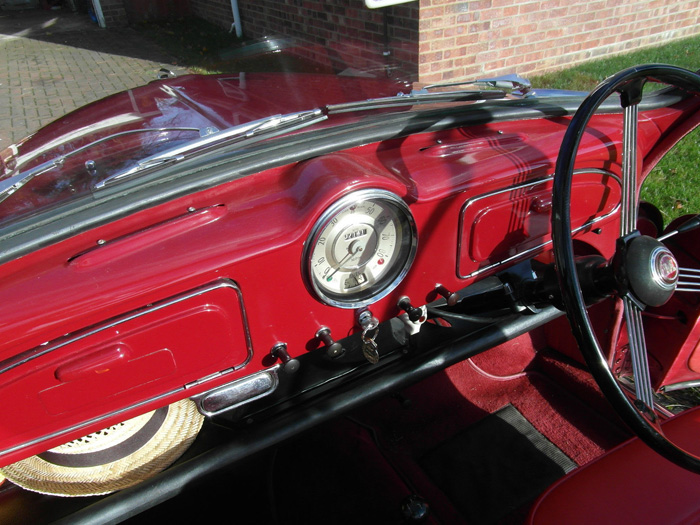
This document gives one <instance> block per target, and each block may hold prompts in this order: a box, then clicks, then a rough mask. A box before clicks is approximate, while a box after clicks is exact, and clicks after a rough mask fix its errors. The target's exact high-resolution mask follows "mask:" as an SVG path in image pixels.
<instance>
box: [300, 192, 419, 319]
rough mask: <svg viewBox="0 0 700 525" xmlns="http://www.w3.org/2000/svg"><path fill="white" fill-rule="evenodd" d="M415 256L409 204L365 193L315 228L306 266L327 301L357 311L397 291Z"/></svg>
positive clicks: (342, 201) (348, 198) (343, 203)
mask: <svg viewBox="0 0 700 525" xmlns="http://www.w3.org/2000/svg"><path fill="white" fill-rule="evenodd" d="M415 253H416V227H415V223H414V220H413V216H412V215H411V212H410V210H409V209H408V206H406V204H405V203H404V202H403V200H401V199H400V198H399V197H398V196H396V195H394V194H393V193H390V192H388V191H384V190H360V191H357V192H355V193H352V194H350V195H347V196H345V197H344V198H342V199H340V200H339V201H338V202H336V203H335V204H334V205H333V206H331V207H330V208H329V209H328V210H326V211H325V213H324V214H323V215H322V216H321V218H320V219H319V220H318V222H317V223H316V225H315V226H314V228H313V230H312V232H311V236H310V237H309V240H308V242H307V245H306V250H305V268H306V273H307V277H308V280H309V281H310V283H311V287H312V288H313V290H314V292H315V293H316V295H317V296H318V297H319V298H320V299H321V300H322V301H323V302H325V303H327V304H331V305H334V306H339V307H341V308H357V307H360V306H365V305H367V304H370V303H373V302H375V301H377V300H379V299H381V298H382V297H384V296H386V295H387V294H388V293H389V292H391V290H393V289H394V288H395V287H396V286H397V285H398V284H399V282H401V279H403V277H404V276H405V275H406V272H408V269H409V267H410V266H411V263H412V262H413V257H414V256H415Z"/></svg>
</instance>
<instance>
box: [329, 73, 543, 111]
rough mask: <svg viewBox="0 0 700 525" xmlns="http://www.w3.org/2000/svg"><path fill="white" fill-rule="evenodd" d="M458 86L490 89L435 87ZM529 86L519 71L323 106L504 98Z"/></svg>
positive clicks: (354, 107)
mask: <svg viewBox="0 0 700 525" xmlns="http://www.w3.org/2000/svg"><path fill="white" fill-rule="evenodd" d="M458 86H482V87H486V88H491V89H484V90H468V89H456V90H450V91H435V90H436V89H441V88H451V87H458ZM530 89H531V84H530V81H529V80H527V79H525V78H523V77H521V76H518V75H505V76H502V77H494V78H482V79H478V80H467V81H461V82H450V83H446V84H431V85H429V86H425V87H423V88H421V89H414V90H412V91H411V92H410V93H398V94H397V95H396V96H394V97H383V98H370V99H368V100H362V101H358V102H349V103H346V104H331V105H329V106H326V110H327V112H328V114H337V113H349V112H352V111H367V110H371V109H386V108H394V107H401V106H415V105H418V104H435V103H440V102H476V101H482V100H493V99H499V98H505V97H506V95H507V94H508V93H510V94H511V95H514V96H516V97H525V96H527V93H528V92H529V91H530Z"/></svg>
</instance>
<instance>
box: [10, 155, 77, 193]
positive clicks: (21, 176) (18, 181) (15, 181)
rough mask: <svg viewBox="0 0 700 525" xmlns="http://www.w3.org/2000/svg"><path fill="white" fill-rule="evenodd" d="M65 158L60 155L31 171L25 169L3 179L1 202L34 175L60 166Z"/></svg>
mask: <svg viewBox="0 0 700 525" xmlns="http://www.w3.org/2000/svg"><path fill="white" fill-rule="evenodd" d="M64 160H65V157H59V158H58V159H55V160H52V161H49V162H45V163H44V164H42V165H40V166H38V167H36V168H34V169H32V170H29V171H24V172H22V173H18V174H17V175H13V176H12V177H8V178H6V179H3V180H1V181H0V202H2V201H4V200H5V199H7V198H8V197H9V196H10V195H12V194H13V193H15V192H16V191H17V190H19V189H20V188H21V187H22V186H24V185H25V184H27V183H28V182H29V181H31V180H32V179H33V178H34V177H37V176H39V175H41V174H43V173H46V172H47V171H50V170H52V169H54V168H59V167H61V165H62V164H63V161H64Z"/></svg>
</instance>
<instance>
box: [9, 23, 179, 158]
mask: <svg viewBox="0 0 700 525" xmlns="http://www.w3.org/2000/svg"><path fill="white" fill-rule="evenodd" d="M164 66H165V67H167V68H169V69H171V70H173V71H174V72H175V73H177V74H183V73H186V70H185V69H183V68H178V67H176V66H173V65H172V58H171V57H169V56H168V54H167V53H166V52H164V51H163V50H162V49H160V48H159V47H158V46H156V45H155V44H153V43H152V42H150V41H148V40H145V39H143V37H141V36H140V35H139V34H138V33H137V32H136V31H134V30H132V29H128V28H124V29H100V28H99V27H98V26H97V25H96V24H94V23H92V22H91V21H90V19H89V18H88V16H87V15H84V14H79V13H71V12H69V11H65V10H62V11H44V10H41V9H36V10H27V11H0V149H3V148H5V147H7V146H8V145H10V144H12V143H14V142H16V141H18V140H20V139H22V138H23V137H25V136H27V135H29V134H30V133H33V132H34V131H36V130H37V129H39V128H40V127H41V126H43V125H45V124H47V123H49V122H51V121H52V120H55V119H57V118H58V117H60V116H62V115H65V114H66V113H68V112H69V111H72V110H73V109H76V108H78V107H80V106H83V105H85V104H87V103H88V102H92V101H94V100H98V99H100V98H103V97H105V96H107V95H111V94H112V93H116V92H118V91H123V90H125V89H130V88H133V87H136V86H138V85H141V84H145V83H146V82H149V81H151V80H154V79H156V78H157V75H158V71H159V70H160V68H161V67H164Z"/></svg>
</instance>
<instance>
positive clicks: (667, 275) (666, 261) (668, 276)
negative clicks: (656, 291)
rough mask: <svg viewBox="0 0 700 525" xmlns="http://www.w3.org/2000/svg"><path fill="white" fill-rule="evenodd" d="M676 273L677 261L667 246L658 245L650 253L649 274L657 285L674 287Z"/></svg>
mask: <svg viewBox="0 0 700 525" xmlns="http://www.w3.org/2000/svg"><path fill="white" fill-rule="evenodd" d="M678 273H679V272H678V262H676V258H675V257H674V256H673V254H672V253H671V251H670V250H669V249H668V248H666V247H665V246H659V247H657V248H656V249H655V250H654V251H653V252H652V253H651V274H652V278H653V279H654V282H656V283H657V284H658V285H659V286H661V287H663V288H666V289H675V287H676V283H677V282H678Z"/></svg>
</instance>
